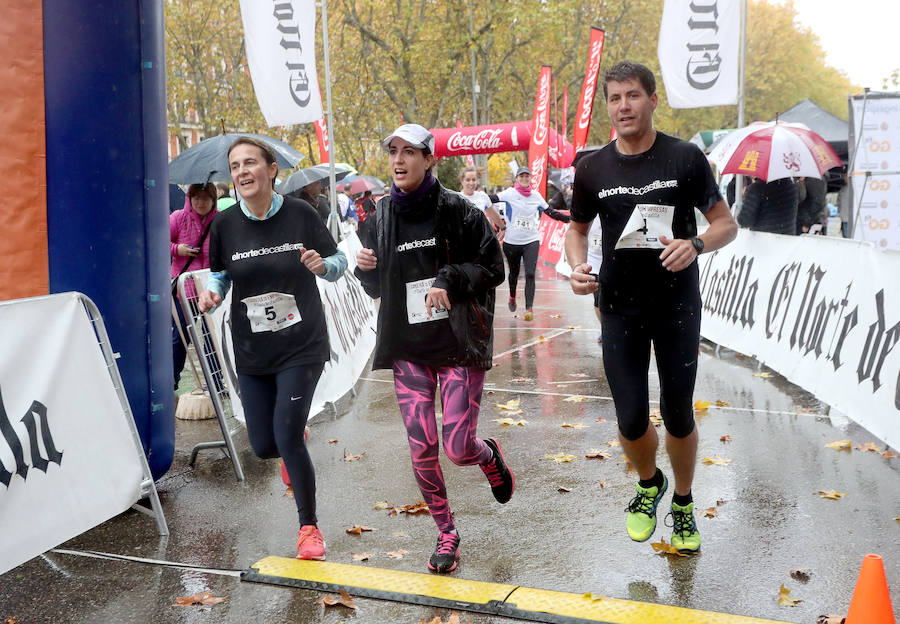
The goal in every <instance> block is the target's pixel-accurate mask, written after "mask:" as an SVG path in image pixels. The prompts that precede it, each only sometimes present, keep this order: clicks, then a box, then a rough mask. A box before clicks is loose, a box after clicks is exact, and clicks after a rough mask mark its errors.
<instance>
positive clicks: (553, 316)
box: [550, 314, 562, 318]
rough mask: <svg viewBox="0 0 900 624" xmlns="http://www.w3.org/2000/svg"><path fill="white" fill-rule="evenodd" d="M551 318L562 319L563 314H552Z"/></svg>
mask: <svg viewBox="0 0 900 624" xmlns="http://www.w3.org/2000/svg"><path fill="white" fill-rule="evenodd" d="M550 318H562V314H551V315H550Z"/></svg>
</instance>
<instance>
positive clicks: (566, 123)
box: [561, 85, 569, 140]
mask: <svg viewBox="0 0 900 624" xmlns="http://www.w3.org/2000/svg"><path fill="white" fill-rule="evenodd" d="M568 126H569V86H568V85H566V86H564V87H563V115H562V133H561V134H562V135H563V140H565V138H566V137H567V136H569V127H568Z"/></svg>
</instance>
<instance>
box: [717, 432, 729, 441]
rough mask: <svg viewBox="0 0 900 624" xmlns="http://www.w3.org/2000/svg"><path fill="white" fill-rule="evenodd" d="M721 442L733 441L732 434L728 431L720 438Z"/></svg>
mask: <svg viewBox="0 0 900 624" xmlns="http://www.w3.org/2000/svg"><path fill="white" fill-rule="evenodd" d="M719 442H731V436H730V435H728V434H727V433H726V434H725V435H723V436H722V437H721V438H719Z"/></svg>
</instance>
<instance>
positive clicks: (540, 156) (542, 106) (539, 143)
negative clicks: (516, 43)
mask: <svg viewBox="0 0 900 624" xmlns="http://www.w3.org/2000/svg"><path fill="white" fill-rule="evenodd" d="M550 84H551V70H550V66H549V65H542V66H541V73H540V77H539V78H538V89H537V96H536V97H535V99H534V119H533V126H532V127H533V128H534V130H533V131H532V133H531V145H530V146H529V148H528V167H529V168H530V169H531V189H532V190H534V191H537V192H538V193H540V194H541V196H542V197H547V160H548V156H549V150H550V141H549V139H550Z"/></svg>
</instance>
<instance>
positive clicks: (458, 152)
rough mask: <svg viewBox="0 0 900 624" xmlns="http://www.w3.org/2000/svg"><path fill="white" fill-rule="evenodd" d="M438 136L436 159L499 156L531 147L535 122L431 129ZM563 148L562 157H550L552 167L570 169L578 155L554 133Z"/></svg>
mask: <svg viewBox="0 0 900 624" xmlns="http://www.w3.org/2000/svg"><path fill="white" fill-rule="evenodd" d="M431 134H433V135H434V155H435V157H437V158H446V157H448V156H468V155H470V154H495V153H499V152H520V151H522V152H524V151H527V150H528V148H529V147H530V146H531V122H530V121H514V122H510V123H502V124H492V125H490V126H465V127H457V128H431ZM550 135H551V136H555V140H556V142H557V144H558V145H559V146H560V150H559V154H556V153H553V152H552V151H551V153H550V164H552V165H553V166H554V167H568V166H569V164H571V162H572V157H573V156H574V151H573V150H572V144H571V143H567V142H566V140H565V137H563V136H562V135H561V134H559V133H558V132H556V130H554V129H552V128H551V129H550Z"/></svg>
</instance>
